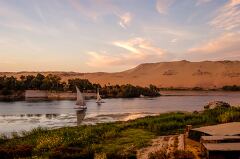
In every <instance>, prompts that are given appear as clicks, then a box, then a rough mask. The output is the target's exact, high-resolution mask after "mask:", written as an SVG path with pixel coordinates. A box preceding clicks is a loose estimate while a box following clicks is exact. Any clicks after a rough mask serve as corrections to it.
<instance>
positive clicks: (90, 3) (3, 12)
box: [0, 0, 240, 72]
mask: <svg viewBox="0 0 240 159" xmlns="http://www.w3.org/2000/svg"><path fill="white" fill-rule="evenodd" d="M178 60H189V61H204V60H214V61H216V60H240V0H21V1H20V0H0V71H1V72H3V71H4V72H5V71H75V72H117V71H122V70H126V69H129V68H132V67H135V66H137V65H139V64H141V63H150V62H163V61H178Z"/></svg>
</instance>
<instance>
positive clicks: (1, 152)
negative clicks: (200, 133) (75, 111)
mask: <svg viewBox="0 0 240 159" xmlns="http://www.w3.org/2000/svg"><path fill="white" fill-rule="evenodd" d="M228 121H240V108H233V107H232V108H216V109H213V110H206V111H204V112H202V113H182V112H175V113H165V114H161V115H158V116H154V117H145V118H141V119H136V120H133V121H128V122H116V123H104V124H97V125H89V126H79V127H65V128H60V129H55V130H46V129H43V128H37V129H34V130H32V131H30V132H24V136H23V137H19V135H16V134H15V135H14V138H12V139H6V138H4V137H2V138H0V156H1V157H2V156H3V157H2V158H14V157H15V158H18V157H26V156H37V157H43V158H59V157H60V156H61V158H81V157H82V158H93V156H94V155H95V156H102V157H103V158H104V157H105V158H135V157H136V150H137V149H139V148H141V147H145V146H147V145H148V144H149V143H150V141H151V139H153V138H155V137H156V136H158V135H169V134H178V133H180V132H183V130H184V128H185V126H186V125H189V124H191V125H193V126H194V127H199V126H202V125H211V124H217V123H222V122H228ZM16 147H17V149H16Z"/></svg>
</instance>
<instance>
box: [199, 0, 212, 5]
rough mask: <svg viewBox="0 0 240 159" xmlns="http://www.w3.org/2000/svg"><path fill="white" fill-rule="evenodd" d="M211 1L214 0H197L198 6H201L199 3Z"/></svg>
mask: <svg viewBox="0 0 240 159" xmlns="http://www.w3.org/2000/svg"><path fill="white" fill-rule="evenodd" d="M211 1H212V0H197V3H196V6H199V5H202V4H205V3H209V2H211Z"/></svg>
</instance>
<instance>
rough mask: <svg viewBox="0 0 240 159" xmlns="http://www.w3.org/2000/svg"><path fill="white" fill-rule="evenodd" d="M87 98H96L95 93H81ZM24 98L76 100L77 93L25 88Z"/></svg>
mask: <svg viewBox="0 0 240 159" xmlns="http://www.w3.org/2000/svg"><path fill="white" fill-rule="evenodd" d="M83 95H84V97H85V98H87V99H90V98H96V93H90V92H87V93H83ZM25 99H26V100H28V99H30V100H31V99H60V100H61V99H63V100H76V99H77V94H76V93H72V92H52V91H45V90H26V91H25Z"/></svg>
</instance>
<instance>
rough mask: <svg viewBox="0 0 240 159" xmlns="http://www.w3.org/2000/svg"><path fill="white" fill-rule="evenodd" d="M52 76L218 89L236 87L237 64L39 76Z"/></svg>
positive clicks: (143, 67)
mask: <svg viewBox="0 0 240 159" xmlns="http://www.w3.org/2000/svg"><path fill="white" fill-rule="evenodd" d="M37 73H38V72H2V73H0V75H7V76H11V75H13V76H16V77H20V76H21V75H30V74H31V75H36V74H37ZM41 73H43V74H44V75H46V74H49V73H52V74H55V75H58V76H60V77H61V78H62V79H63V80H67V79H69V78H86V79H89V80H90V81H91V82H93V83H100V84H101V85H104V84H106V85H108V84H111V85H113V84H120V85H121V84H128V83H130V84H133V85H139V86H148V85H149V84H154V85H156V86H158V87H163V88H168V87H174V88H193V87H202V88H205V89H207V88H221V87H222V86H225V85H234V84H235V85H240V61H203V62H189V61H175V62H159V63H146V64H141V65H139V66H137V67H135V68H133V69H130V70H126V71H123V72H117V73H104V72H98V73H76V72H41Z"/></svg>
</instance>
